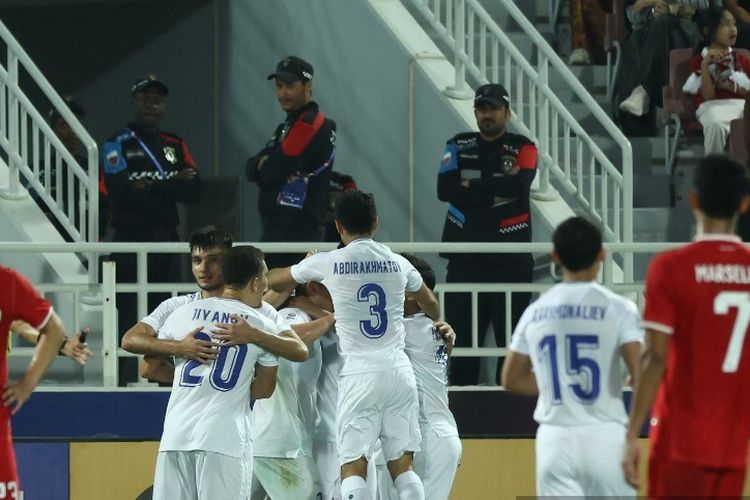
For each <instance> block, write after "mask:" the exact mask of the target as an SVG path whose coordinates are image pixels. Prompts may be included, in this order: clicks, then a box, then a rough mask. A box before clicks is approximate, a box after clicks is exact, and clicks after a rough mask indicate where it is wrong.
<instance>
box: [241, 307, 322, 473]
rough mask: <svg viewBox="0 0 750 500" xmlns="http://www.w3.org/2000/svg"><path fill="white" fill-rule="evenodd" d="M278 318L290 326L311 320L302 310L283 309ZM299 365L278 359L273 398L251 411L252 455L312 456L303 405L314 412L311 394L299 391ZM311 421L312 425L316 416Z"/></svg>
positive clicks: (259, 403)
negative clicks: (300, 454)
mask: <svg viewBox="0 0 750 500" xmlns="http://www.w3.org/2000/svg"><path fill="white" fill-rule="evenodd" d="M278 316H279V317H280V318H282V319H283V321H284V322H286V321H287V320H288V321H289V324H298V323H306V322H308V321H310V316H308V315H307V313H305V312H304V311H302V310H301V309H292V308H289V309H282V310H281V311H279V312H278ZM308 360H309V359H308ZM305 363H307V361H305ZM302 364H304V363H296V362H293V361H289V360H287V359H283V358H280V359H279V370H278V373H277V376H276V389H275V390H274V392H273V395H272V396H271V397H270V398H268V399H260V400H258V401H256V402H255V405H254V406H253V412H252V415H253V454H254V456H256V457H268V458H295V457H296V456H297V455H298V454H299V452H300V451H301V450H305V451H306V452H308V453H310V454H311V453H312V441H311V439H309V438H308V434H309V432H308V429H307V425H306V422H305V420H304V413H303V406H304V408H305V410H307V411H310V408H308V407H309V406H312V411H314V410H315V403H314V394H312V395H311V394H309V393H307V392H300V391H298V388H299V386H298V380H297V377H296V376H295V369H296V368H297V367H298V365H302ZM315 382H317V378H316V379H315ZM311 399H312V400H313V402H312V404H311V403H310V400H311ZM312 418H313V425H314V422H315V416H314V415H313V417H312Z"/></svg>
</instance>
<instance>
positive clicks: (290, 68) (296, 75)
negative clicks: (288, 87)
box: [268, 56, 313, 83]
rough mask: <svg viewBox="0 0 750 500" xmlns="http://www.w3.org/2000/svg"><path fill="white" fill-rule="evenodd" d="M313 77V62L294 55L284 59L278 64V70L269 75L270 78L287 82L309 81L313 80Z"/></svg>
mask: <svg viewBox="0 0 750 500" xmlns="http://www.w3.org/2000/svg"><path fill="white" fill-rule="evenodd" d="M312 77H313V67H312V64H310V63H309V62H307V61H305V60H304V59H300V58H299V57H294V56H289V57H285V58H284V59H282V60H281V61H280V62H279V64H277V65H276V71H275V72H273V73H271V74H270V75H268V79H269V80H273V79H274V78H278V79H279V80H281V81H283V82H286V83H292V82H296V81H297V80H300V81H302V82H307V81H310V80H312Z"/></svg>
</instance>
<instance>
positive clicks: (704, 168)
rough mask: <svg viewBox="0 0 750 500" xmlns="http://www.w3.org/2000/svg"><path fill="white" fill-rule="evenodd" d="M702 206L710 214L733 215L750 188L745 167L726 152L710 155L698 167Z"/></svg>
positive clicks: (696, 183) (697, 185) (695, 181)
mask: <svg viewBox="0 0 750 500" xmlns="http://www.w3.org/2000/svg"><path fill="white" fill-rule="evenodd" d="M693 187H694V188H695V191H696V192H697V194H698V207H700V209H701V210H702V211H703V213H705V214H706V215H708V216H709V217H715V218H718V219H731V218H732V217H734V214H735V213H737V210H738V209H739V207H740V202H741V200H742V197H743V196H744V195H745V194H747V192H748V178H747V171H746V170H745V167H743V166H742V165H740V164H739V163H737V162H736V161H734V160H732V159H731V158H729V157H727V156H724V155H710V156H706V157H705V158H703V160H701V162H700V164H699V165H698V168H697V169H696V170H695V177H694V178H693Z"/></svg>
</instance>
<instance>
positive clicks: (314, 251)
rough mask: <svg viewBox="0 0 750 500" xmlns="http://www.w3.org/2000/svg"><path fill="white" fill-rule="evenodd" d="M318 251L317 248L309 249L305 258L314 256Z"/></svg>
mask: <svg viewBox="0 0 750 500" xmlns="http://www.w3.org/2000/svg"><path fill="white" fill-rule="evenodd" d="M316 253H318V251H317V250H315V249H312V250H308V251H307V253H306V254H305V259H306V258H308V257H312V256H313V255H315V254H316Z"/></svg>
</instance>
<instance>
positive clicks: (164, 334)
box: [159, 298, 278, 457]
mask: <svg viewBox="0 0 750 500" xmlns="http://www.w3.org/2000/svg"><path fill="white" fill-rule="evenodd" d="M233 313H237V314H239V315H240V316H241V317H243V318H244V319H245V320H246V321H247V322H248V323H249V324H250V325H252V326H254V327H256V328H259V329H262V330H264V331H267V332H269V333H274V334H275V333H278V327H277V326H276V325H275V323H274V322H273V321H271V320H270V319H268V318H266V317H264V316H263V315H261V314H260V312H259V311H258V310H257V309H255V308H251V307H248V306H246V305H245V304H243V303H242V302H240V301H237V300H233V299H226V298H209V299H202V300H198V301H195V302H192V303H190V304H186V305H184V306H182V307H180V308H179V309H177V310H175V311H174V312H173V313H172V314H171V315H170V316H169V318H168V319H167V321H166V322H165V324H164V326H163V327H162V329H161V330H160V331H159V337H160V338H166V339H173V340H181V339H182V338H184V337H185V336H186V335H187V334H188V333H189V332H190V331H192V330H194V329H195V328H198V327H203V330H202V331H201V332H200V333H198V334H196V338H198V339H202V340H210V336H209V335H210V329H211V326H212V324H214V323H232V322H234V321H233V320H232V319H231V318H230V315H231V314H233ZM175 361H176V363H175V377H174V382H173V383H172V394H171V396H170V398H169V404H168V406H167V414H166V416H165V419H164V434H163V435H162V440H161V445H160V448H159V449H160V451H172V450H183V451H190V450H206V451H213V452H216V453H222V454H225V455H230V456H236V457H241V456H244V454H245V453H246V451H247V450H246V446H248V443H249V442H250V440H251V436H250V429H249V428H248V422H249V419H248V418H247V413H248V412H249V411H250V406H249V405H250V384H251V382H252V379H253V375H254V373H255V364H256V362H259V363H260V364H262V365H267V366H276V364H277V362H276V359H275V357H274V356H272V355H270V354H268V353H266V352H265V351H263V350H262V349H261V348H259V347H258V346H256V345H253V344H240V345H236V346H224V347H221V348H220V349H219V352H218V355H217V358H216V359H215V360H214V361H213V362H212V363H211V364H208V365H206V364H201V363H199V362H197V361H193V360H185V359H182V358H178V359H176V360H175Z"/></svg>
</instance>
